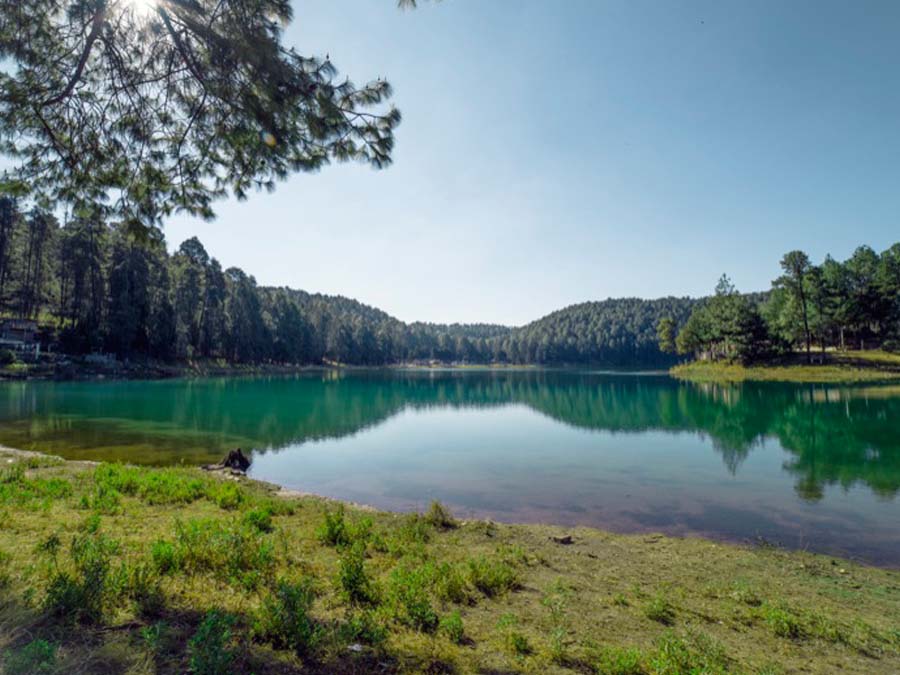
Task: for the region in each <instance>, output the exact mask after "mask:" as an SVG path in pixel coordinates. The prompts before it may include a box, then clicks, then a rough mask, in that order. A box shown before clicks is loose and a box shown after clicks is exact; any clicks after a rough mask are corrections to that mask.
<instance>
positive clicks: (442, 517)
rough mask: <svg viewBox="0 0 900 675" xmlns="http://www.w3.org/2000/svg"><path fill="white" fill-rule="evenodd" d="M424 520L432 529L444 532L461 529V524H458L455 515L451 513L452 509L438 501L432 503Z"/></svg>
mask: <svg viewBox="0 0 900 675" xmlns="http://www.w3.org/2000/svg"><path fill="white" fill-rule="evenodd" d="M424 520H425V522H426V523H428V524H429V525H431V526H432V527H435V528H438V529H442V530H447V529H453V528H456V527H459V523H457V522H456V519H455V518H454V517H453V514H452V513H450V509H448V508H447V507H446V506H444V505H443V504H441V503H440V502H439V501H437V500H435V501H433V502H431V506H430V507H429V508H428V512H427V513H426V514H425V516H424Z"/></svg>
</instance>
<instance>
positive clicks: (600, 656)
mask: <svg viewBox="0 0 900 675" xmlns="http://www.w3.org/2000/svg"><path fill="white" fill-rule="evenodd" d="M593 661H594V672H596V673H597V675H644V673H646V672H647V671H646V670H645V669H644V665H643V662H644V655H643V654H642V653H641V652H640V650H638V649H630V648H622V647H603V648H601V649H600V650H599V651H598V652H597V655H596V656H595V657H594V659H593Z"/></svg>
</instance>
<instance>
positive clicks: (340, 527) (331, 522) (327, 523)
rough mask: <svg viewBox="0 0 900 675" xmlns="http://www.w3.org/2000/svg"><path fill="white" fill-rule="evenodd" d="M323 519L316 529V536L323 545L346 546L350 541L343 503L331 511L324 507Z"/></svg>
mask: <svg viewBox="0 0 900 675" xmlns="http://www.w3.org/2000/svg"><path fill="white" fill-rule="evenodd" d="M324 517H325V519H324V520H323V521H322V524H321V525H320V526H319V527H318V529H317V530H316V537H317V538H318V540H319V542H321V543H322V544H323V545H324V546H346V545H347V544H349V543H350V536H349V534H348V532H347V520H346V517H345V514H344V505H343V504H338V506H337V508H336V509H335V510H334V511H332V510H331V509H328V508H326V509H325V514H324Z"/></svg>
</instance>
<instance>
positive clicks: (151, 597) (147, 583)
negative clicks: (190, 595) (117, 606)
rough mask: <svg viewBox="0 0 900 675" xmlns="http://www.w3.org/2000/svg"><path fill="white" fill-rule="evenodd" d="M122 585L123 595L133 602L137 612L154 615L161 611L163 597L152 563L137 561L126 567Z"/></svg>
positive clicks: (144, 615)
mask: <svg viewBox="0 0 900 675" xmlns="http://www.w3.org/2000/svg"><path fill="white" fill-rule="evenodd" d="M124 585H125V589H124V590H125V595H126V597H128V599H130V600H131V601H132V602H134V606H135V610H136V612H137V614H139V615H140V616H143V617H154V616H158V615H159V614H160V612H162V609H163V606H164V604H165V599H164V597H163V591H162V585H161V583H160V579H159V576H158V574H157V571H156V568H155V566H154V565H152V564H150V563H139V564H137V565H133V566H131V567H128V568H126V569H125V579H124Z"/></svg>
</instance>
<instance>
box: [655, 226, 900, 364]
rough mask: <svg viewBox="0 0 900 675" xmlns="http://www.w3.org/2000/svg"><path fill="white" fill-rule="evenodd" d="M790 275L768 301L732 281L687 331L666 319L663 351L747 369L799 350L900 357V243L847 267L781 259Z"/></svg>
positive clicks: (796, 255)
mask: <svg viewBox="0 0 900 675" xmlns="http://www.w3.org/2000/svg"><path fill="white" fill-rule="evenodd" d="M781 270H782V272H783V274H782V275H781V276H779V277H778V278H777V279H775V280H774V281H773V282H772V289H771V291H770V292H769V293H767V294H765V295H763V296H756V297H754V296H748V295H742V294H740V293H739V292H738V291H737V290H736V289H735V287H734V285H733V284H732V283H731V280H730V279H729V278H728V277H727V276H724V275H723V276H722V277H721V279H720V280H719V283H718V284H717V285H716V288H715V293H714V295H712V296H711V297H709V298H705V299H704V300H703V301H701V302H699V303H698V304H697V306H696V307H695V308H694V309H693V311H692V312H691V314H690V316H689V317H688V319H687V321H686V322H685V323H684V324H683V325H681V324H679V322H678V320H677V319H676V318H673V317H664V318H663V319H662V320H661V321H660V323H659V325H658V334H657V337H658V339H659V345H660V348H661V349H662V350H663V351H666V352H668V353H675V352H677V353H678V354H681V355H687V354H690V355H693V356H694V357H696V358H698V359H702V360H711V361H729V362H739V363H743V364H749V363H758V362H764V361H767V360H770V359H773V358H778V357H782V356H785V355H789V354H792V353H794V352H801V353H803V354H804V355H805V358H806V361H807V362H810V363H812V362H813V361H814V360H815V355H814V350H815V351H820V352H822V353H825V352H827V351H828V350H829V349H838V350H841V351H845V350H848V349H859V350H864V349H876V348H881V349H885V350H887V351H892V352H900V243H898V244H894V245H893V246H891V247H890V248H888V249H887V250H885V251H884V252H882V253H881V254H878V253H876V252H875V251H874V250H873V249H872V248H870V247H869V246H860V247H859V248H857V249H856V251H854V253H853V255H852V256H851V257H850V258H849V259H848V260H846V261H844V262H839V261H837V260H835V259H834V258H832V257H831V256H826V258H825V260H824V261H823V262H822V263H821V264H820V265H815V264H813V263H812V262H811V261H810V259H809V256H808V255H807V254H806V253H804V252H803V251H790V252H789V253H786V254H785V255H784V257H783V258H782V259H781Z"/></svg>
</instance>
